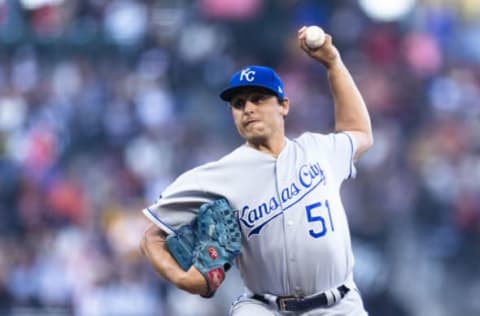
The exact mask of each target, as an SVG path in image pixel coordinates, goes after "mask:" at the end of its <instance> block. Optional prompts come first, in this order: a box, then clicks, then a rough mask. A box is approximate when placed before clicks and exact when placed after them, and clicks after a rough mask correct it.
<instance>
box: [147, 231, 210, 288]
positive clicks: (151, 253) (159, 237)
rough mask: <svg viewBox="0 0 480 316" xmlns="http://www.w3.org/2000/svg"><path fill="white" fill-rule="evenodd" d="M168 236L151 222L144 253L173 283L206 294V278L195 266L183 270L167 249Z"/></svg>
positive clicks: (155, 267)
mask: <svg viewBox="0 0 480 316" xmlns="http://www.w3.org/2000/svg"><path fill="white" fill-rule="evenodd" d="M166 236H167V235H166V233H165V232H164V231H162V230H161V229H160V228H158V227H157V226H156V225H154V224H151V225H150V226H149V227H148V228H147V230H146V231H145V233H144V234H143V238H142V240H141V244H140V249H141V251H142V253H143V255H144V256H145V257H146V258H147V260H148V261H149V262H150V264H151V265H152V267H153V269H154V270H155V271H156V272H157V273H158V274H159V275H160V276H161V277H162V278H164V279H165V280H167V281H168V282H170V283H171V284H173V285H175V286H176V287H178V288H180V289H182V290H184V291H187V292H190V293H192V294H199V295H206V294H207V293H208V286H207V282H206V280H205V278H204V277H203V276H202V274H201V273H200V272H199V271H198V270H197V269H196V268H195V267H194V266H191V267H190V269H189V270H188V271H183V269H182V268H181V267H180V266H179V265H178V264H177V262H176V261H175V259H174V258H173V257H172V255H171V254H170V252H169V251H168V249H167V245H166Z"/></svg>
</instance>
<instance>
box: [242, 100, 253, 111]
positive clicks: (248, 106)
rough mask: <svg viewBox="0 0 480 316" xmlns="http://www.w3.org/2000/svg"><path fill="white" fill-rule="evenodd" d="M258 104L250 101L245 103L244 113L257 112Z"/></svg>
mask: <svg viewBox="0 0 480 316" xmlns="http://www.w3.org/2000/svg"><path fill="white" fill-rule="evenodd" d="M255 107H256V104H255V103H254V102H252V101H250V100H246V101H245V106H244V107H243V111H244V112H253V111H254V110H255Z"/></svg>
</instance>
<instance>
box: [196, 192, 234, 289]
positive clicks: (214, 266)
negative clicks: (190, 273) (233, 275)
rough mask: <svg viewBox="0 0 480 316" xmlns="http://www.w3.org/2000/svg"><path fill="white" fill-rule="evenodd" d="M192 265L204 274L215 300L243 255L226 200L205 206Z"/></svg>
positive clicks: (200, 215)
mask: <svg viewBox="0 0 480 316" xmlns="http://www.w3.org/2000/svg"><path fill="white" fill-rule="evenodd" d="M195 233H196V237H197V243H196V245H195V249H194V251H193V265H194V266H195V267H196V268H197V269H198V270H199V271H200V272H201V273H202V274H203V276H204V277H205V280H206V281H207V284H208V294H207V295H205V297H212V296H213V294H215V291H216V290H217V288H218V287H219V286H220V284H221V283H222V282H223V280H224V279H225V272H226V271H228V270H229V269H230V267H231V266H232V264H233V260H234V259H235V257H236V256H238V255H239V254H240V250H241V245H242V243H241V233H240V227H239V225H238V222H237V218H236V215H235V211H234V210H233V209H232V208H231V207H230V205H229V204H228V202H227V201H226V200H225V199H219V200H216V201H213V202H212V203H207V204H203V205H202V206H201V207H200V210H199V213H198V217H197V222H196V230H195Z"/></svg>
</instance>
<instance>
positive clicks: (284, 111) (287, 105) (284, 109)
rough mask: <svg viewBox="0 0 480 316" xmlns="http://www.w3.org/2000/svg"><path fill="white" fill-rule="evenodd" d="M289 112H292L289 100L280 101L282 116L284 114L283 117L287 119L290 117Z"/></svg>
mask: <svg viewBox="0 0 480 316" xmlns="http://www.w3.org/2000/svg"><path fill="white" fill-rule="evenodd" d="M288 111H290V101H289V100H288V98H284V99H283V100H282V101H280V114H282V116H283V117H286V116H287V115H288Z"/></svg>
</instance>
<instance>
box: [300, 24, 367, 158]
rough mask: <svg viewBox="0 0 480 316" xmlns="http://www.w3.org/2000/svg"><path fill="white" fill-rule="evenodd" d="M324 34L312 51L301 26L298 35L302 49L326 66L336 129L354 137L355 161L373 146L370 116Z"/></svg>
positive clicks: (355, 86)
mask: <svg viewBox="0 0 480 316" xmlns="http://www.w3.org/2000/svg"><path fill="white" fill-rule="evenodd" d="M325 36H326V38H325V43H324V44H323V45H322V46H321V47H320V48H318V49H315V50H312V49H310V48H309V47H308V46H307V45H306V43H305V29H304V28H302V29H300V30H299V36H298V38H299V42H300V46H301V48H302V49H303V50H304V51H305V52H306V53H307V54H308V55H309V56H310V57H312V58H313V59H315V60H317V61H319V62H321V63H322V64H323V65H324V66H325V68H326V69H327V74H328V81H329V84H330V90H331V93H332V96H333V100H334V103H335V131H336V132H348V133H349V135H351V136H352V137H353V138H354V142H355V145H356V146H355V154H354V160H358V159H359V158H360V156H361V155H362V154H363V153H365V152H366V151H367V150H368V149H369V148H370V147H371V146H372V145H373V134H372V126H371V122H370V115H369V114H368V110H367V107H366V105H365V102H364V100H363V97H362V95H361V94H360V91H359V90H358V88H357V85H356V84H355V82H354V80H353V78H352V76H351V74H350V72H349V70H348V69H347V67H346V66H345V64H344V63H343V61H342V58H341V56H340V53H339V52H338V50H337V48H336V47H335V46H334V45H333V43H332V37H331V36H330V35H328V34H326V35H325Z"/></svg>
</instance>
